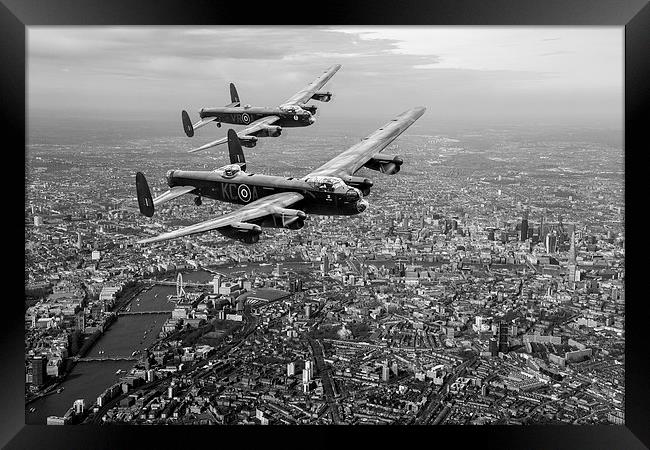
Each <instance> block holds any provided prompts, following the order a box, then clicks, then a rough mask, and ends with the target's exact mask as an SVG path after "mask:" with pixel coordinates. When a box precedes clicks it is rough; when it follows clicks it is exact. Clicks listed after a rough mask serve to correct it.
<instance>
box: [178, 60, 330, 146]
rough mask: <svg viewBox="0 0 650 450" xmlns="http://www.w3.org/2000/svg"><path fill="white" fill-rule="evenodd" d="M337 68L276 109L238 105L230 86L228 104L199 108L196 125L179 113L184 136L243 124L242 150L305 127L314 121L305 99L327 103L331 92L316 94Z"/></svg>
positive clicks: (311, 110) (234, 91)
mask: <svg viewBox="0 0 650 450" xmlns="http://www.w3.org/2000/svg"><path fill="white" fill-rule="evenodd" d="M340 68H341V65H340V64H335V65H333V66H332V67H330V68H329V69H327V70H326V71H325V72H324V73H323V74H322V75H321V76H320V77H318V78H316V79H315V80H314V81H313V82H312V83H311V84H310V85H309V86H307V87H305V88H304V89H302V90H300V91H299V92H297V93H296V94H294V95H293V96H292V97H291V98H289V99H287V100H286V101H285V102H284V103H282V104H281V105H280V106H278V107H276V108H266V107H260V106H251V105H244V106H240V105H241V102H240V100H239V94H238V93H237V88H235V85H234V84H232V83H230V100H231V103H230V104H228V105H226V106H222V107H217V108H202V109H201V110H200V111H199V117H200V118H201V119H200V120H199V121H198V122H196V123H194V124H192V121H191V120H190V116H189V114H187V111H183V112H182V113H181V118H182V120H183V129H184V130H185V134H187V136H188V137H192V136H194V130H196V129H197V128H200V127H202V126H204V125H207V124H208V123H210V122H216V124H217V127H221V123H230V124H235V125H247V127H246V128H244V129H243V130H241V131H239V132H238V133H237V137H238V138H239V141H240V143H241V145H243V146H244V147H255V145H257V138H258V137H277V136H280V134H281V133H282V127H306V126H309V125H311V124H312V123H314V122H315V118H314V114H316V109H317V107H316V106H315V105H307V104H306V103H307V102H308V101H309V100H312V99H313V100H318V101H321V102H329V101H330V100H331V99H332V93H331V92H324V91H319V89H321V88H322V87H323V86H325V83H327V82H328V81H329V79H330V78H332V76H334V74H335V73H336V72H337V71H338V70H339V69H340ZM227 141H228V138H227V137H224V138H220V139H217V140H216V141H212V142H210V143H208V144H205V145H202V146H201V147H199V148H195V149H192V150H189V153H194V152H198V151H201V150H205V149H208V148H211V147H214V146H216V145H220V144H224V143H226V142H227Z"/></svg>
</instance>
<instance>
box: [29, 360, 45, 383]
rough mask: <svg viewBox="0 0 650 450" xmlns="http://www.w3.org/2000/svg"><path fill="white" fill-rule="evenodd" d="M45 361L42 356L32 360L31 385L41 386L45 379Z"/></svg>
mask: <svg viewBox="0 0 650 450" xmlns="http://www.w3.org/2000/svg"><path fill="white" fill-rule="evenodd" d="M46 371H47V359H46V358H43V357H42V356H39V357H36V358H34V359H32V383H33V384H34V385H35V386H43V385H44V384H45V379H46V377H47V372H46Z"/></svg>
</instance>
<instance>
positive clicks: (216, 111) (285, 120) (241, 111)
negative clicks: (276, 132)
mask: <svg viewBox="0 0 650 450" xmlns="http://www.w3.org/2000/svg"><path fill="white" fill-rule="evenodd" d="M268 116H278V117H279V118H280V120H278V121H277V122H275V123H274V124H273V125H277V126H280V127H283V128H284V127H306V126H309V125H311V124H312V123H314V119H313V116H312V115H311V114H310V113H309V112H308V111H304V110H302V111H290V110H283V109H281V108H267V107H259V106H252V107H244V106H224V107H218V108H203V109H201V110H200V111H199V117H201V119H204V118H206V117H214V118H215V121H216V122H219V123H230V124H234V125H249V124H251V123H253V122H255V121H256V120H258V119H261V118H263V117H268Z"/></svg>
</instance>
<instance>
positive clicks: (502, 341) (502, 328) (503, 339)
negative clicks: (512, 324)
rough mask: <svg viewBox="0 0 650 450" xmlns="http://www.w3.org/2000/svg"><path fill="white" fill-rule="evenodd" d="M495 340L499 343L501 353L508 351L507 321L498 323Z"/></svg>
mask: <svg viewBox="0 0 650 450" xmlns="http://www.w3.org/2000/svg"><path fill="white" fill-rule="evenodd" d="M497 340H498V343H499V351H500V352H501V353H508V324H507V323H505V322H500V323H499V329H498V332H497Z"/></svg>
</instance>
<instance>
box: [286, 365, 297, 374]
mask: <svg viewBox="0 0 650 450" xmlns="http://www.w3.org/2000/svg"><path fill="white" fill-rule="evenodd" d="M295 373H296V364H295V363H293V362H290V363H289V364H287V376H288V377H291V376H293V375H295Z"/></svg>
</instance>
